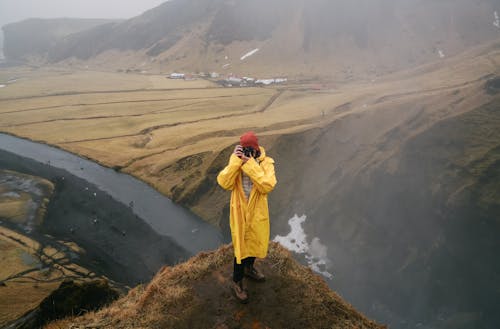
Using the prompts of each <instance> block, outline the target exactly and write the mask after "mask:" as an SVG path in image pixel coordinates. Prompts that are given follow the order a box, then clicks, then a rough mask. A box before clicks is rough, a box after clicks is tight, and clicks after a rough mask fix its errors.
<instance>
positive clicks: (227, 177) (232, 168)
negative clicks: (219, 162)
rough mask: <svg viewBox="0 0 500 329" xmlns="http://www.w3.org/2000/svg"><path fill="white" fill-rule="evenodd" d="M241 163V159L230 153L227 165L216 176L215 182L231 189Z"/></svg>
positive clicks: (226, 188)
mask: <svg viewBox="0 0 500 329" xmlns="http://www.w3.org/2000/svg"><path fill="white" fill-rule="evenodd" d="M242 164H243V160H241V159H240V158H238V157H237V156H236V155H235V154H234V153H233V154H231V157H230V158H229V163H228V165H227V166H226V167H225V168H224V169H222V171H221V172H220V173H219V175H218V176H217V183H219V185H220V186H221V187H222V188H223V189H225V190H232V189H233V188H234V183H235V182H236V177H238V174H239V173H240V168H241V165H242Z"/></svg>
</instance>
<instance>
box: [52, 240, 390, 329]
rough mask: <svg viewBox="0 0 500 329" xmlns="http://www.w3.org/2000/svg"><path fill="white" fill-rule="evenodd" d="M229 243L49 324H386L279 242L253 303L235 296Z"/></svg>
mask: <svg viewBox="0 0 500 329" xmlns="http://www.w3.org/2000/svg"><path fill="white" fill-rule="evenodd" d="M232 260H233V252H232V247H231V246H224V247H222V248H220V249H219V250H216V251H213V252H207V253H202V254H199V255H198V256H196V257H194V258H192V259H190V260H189V261H188V262H186V263H183V264H179V265H177V266H175V267H165V268H163V269H162V270H161V271H160V272H159V273H158V274H157V275H156V277H155V278H153V280H152V281H151V282H150V283H149V284H148V285H147V286H145V287H138V288H135V289H133V290H132V291H130V292H129V294H128V295H127V296H126V297H124V298H122V299H120V300H118V301H117V302H115V303H114V304H112V305H110V306H109V307H107V308H105V309H103V310H101V311H99V312H97V313H90V314H88V315H85V316H83V317H81V318H75V319H71V320H64V321H62V322H60V323H59V324H58V323H53V324H52V325H49V326H47V327H46V328H47V329H51V328H58V327H59V325H62V324H64V325H66V326H68V325H70V324H71V326H72V328H88V327H92V328H95V327H98V328H103V329H104V328H221V329H222V328H291V329H293V328H383V326H380V325H378V324H376V323H375V322H373V321H370V320H368V319H367V318H366V317H364V316H363V315H362V314H360V313H358V312H357V311H356V310H355V309H353V308H352V306H350V305H349V304H347V303H345V302H344V301H343V300H342V299H341V298H340V297H339V296H338V295H337V294H335V293H334V292H333V291H331V290H330V289H329V288H328V286H327V285H326V283H325V282H324V281H323V280H322V279H321V278H320V277H318V276H317V275H316V274H313V273H312V271H311V270H310V269H308V268H306V267H303V266H302V265H299V264H298V263H297V262H296V261H295V260H293V258H292V257H291V255H290V253H289V252H288V251H286V250H285V249H284V248H283V247H281V246H280V245H278V244H276V243H272V244H271V246H270V252H269V257H268V258H267V259H266V260H264V261H262V262H259V266H261V268H262V269H263V271H264V272H265V274H266V275H267V281H266V282H265V283H254V282H249V285H248V289H249V292H250V298H251V299H250V302H249V304H247V305H241V304H240V303H239V302H237V301H236V299H235V298H234V297H233V296H231V293H230V290H229V280H231V279H230V274H231V268H232Z"/></svg>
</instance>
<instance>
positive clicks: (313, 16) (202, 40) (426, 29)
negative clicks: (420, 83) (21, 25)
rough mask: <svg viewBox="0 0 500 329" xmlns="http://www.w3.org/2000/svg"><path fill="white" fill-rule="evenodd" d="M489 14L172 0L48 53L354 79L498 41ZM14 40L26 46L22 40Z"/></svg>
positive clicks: (380, 1)
mask: <svg viewBox="0 0 500 329" xmlns="http://www.w3.org/2000/svg"><path fill="white" fill-rule="evenodd" d="M495 11H500V8H498V2H496V1H495V0H478V1H473V2H471V1H467V0H444V1H439V2H436V1H430V0H423V1H415V0H404V1H397V2H394V1H392V0H376V1H373V0H356V1H347V0H343V1H334V2H332V1H329V0H313V1H310V0H307V1H306V0H254V1H234V0H201V1H200V0H196V1H195V0H172V1H168V2H166V3H164V4H162V5H160V6H158V7H156V8H153V9H151V10H149V11H147V12H145V13H144V14H142V15H140V16H138V17H135V18H132V19H129V20H126V21H123V22H117V23H112V24H104V25H100V26H97V27H94V28H91V29H87V30H85V31H82V32H80V33H77V34H73V35H71V36H67V37H65V38H59V39H58V41H57V42H56V43H55V44H53V45H52V46H51V47H50V48H49V52H48V58H47V60H48V61H49V62H51V63H55V62H62V63H66V64H71V65H81V66H82V67H85V66H87V65H91V66H93V67H96V66H97V67H100V68H106V69H108V70H109V69H113V68H114V69H141V70H149V71H154V72H157V73H158V72H168V71H175V70H181V71H182V70H184V71H187V72H210V71H216V72H222V73H234V74H238V75H247V76H248V75H258V76H262V77H266V76H267V77H269V76H273V75H274V76H276V75H288V76H294V77H303V76H307V77H311V76H322V77H326V76H327V77H329V78H334V79H335V80H337V81H339V80H350V79H352V78H366V77H376V76H380V75H384V74H386V73H388V72H394V71H396V70H399V69H403V68H408V67H414V66H417V65H420V64H423V63H428V62H434V61H438V60H439V59H440V58H442V57H448V56H453V55H456V54H458V53H461V52H463V51H464V50H466V49H469V48H470V47H473V46H477V45H479V44H482V43H484V42H487V41H491V40H494V39H496V38H497V37H498V35H499V31H500V29H499V28H498V27H496V26H495V25H494V24H493V23H494V22H495V16H494V12H495ZM429 13H430V14H429ZM5 31H6V36H7V39H6V54H7V55H8V57H9V58H12V59H18V58H20V57H24V58H26V56H24V55H23V54H22V53H21V54H20V53H19V52H18V51H16V48H15V47H13V46H12V44H11V41H10V40H13V39H16V40H18V38H17V37H16V35H15V31H16V30H15V29H14V26H12V28H7V29H5ZM18 42H19V43H20V44H21V45H23V44H24V47H27V40H18ZM257 49H258V50H257ZM45 50H46V48H44V49H43V51H42V52H41V53H43V54H45ZM252 50H255V51H256V52H255V53H253V54H252V55H249V56H245V54H247V55H248V54H249V53H250V52H251V51H252Z"/></svg>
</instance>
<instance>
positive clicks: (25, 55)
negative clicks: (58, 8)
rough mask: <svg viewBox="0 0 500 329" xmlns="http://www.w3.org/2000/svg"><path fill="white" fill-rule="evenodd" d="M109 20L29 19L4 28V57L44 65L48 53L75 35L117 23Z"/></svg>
mask: <svg viewBox="0 0 500 329" xmlns="http://www.w3.org/2000/svg"><path fill="white" fill-rule="evenodd" d="M116 21H117V20H109V19H72V18H59V19H38V18H32V19H27V20H24V21H21V22H18V23H11V24H7V25H5V26H3V27H2V30H3V32H4V33H3V34H4V37H5V40H3V43H2V44H3V48H4V50H3V52H4V56H5V57H6V58H7V59H9V60H15V61H30V62H38V63H41V62H44V61H45V60H46V59H47V54H48V51H49V50H50V49H51V48H52V47H53V46H54V45H55V44H56V43H57V42H59V41H60V40H63V39H64V38H65V37H67V36H69V35H70V34H72V33H77V32H80V31H83V30H86V29H90V28H92V27H95V26H98V25H102V24H106V23H111V22H116Z"/></svg>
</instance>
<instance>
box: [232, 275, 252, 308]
mask: <svg viewBox="0 0 500 329" xmlns="http://www.w3.org/2000/svg"><path fill="white" fill-rule="evenodd" d="M231 289H232V290H233V293H234V296H235V297H236V298H237V299H238V300H239V301H240V302H241V303H242V304H246V303H248V294H247V292H246V291H245V289H244V287H243V280H241V281H238V282H234V281H233V280H231Z"/></svg>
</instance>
